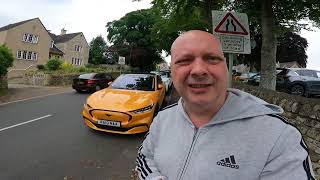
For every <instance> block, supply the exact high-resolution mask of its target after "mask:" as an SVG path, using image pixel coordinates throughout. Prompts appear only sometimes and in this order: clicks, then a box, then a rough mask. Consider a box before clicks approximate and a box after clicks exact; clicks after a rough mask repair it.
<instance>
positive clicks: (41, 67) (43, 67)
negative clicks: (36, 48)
mask: <svg viewBox="0 0 320 180" xmlns="http://www.w3.org/2000/svg"><path fill="white" fill-rule="evenodd" d="M37 68H38V69H39V70H45V69H46V67H45V66H44V65H43V64H38V65H37Z"/></svg>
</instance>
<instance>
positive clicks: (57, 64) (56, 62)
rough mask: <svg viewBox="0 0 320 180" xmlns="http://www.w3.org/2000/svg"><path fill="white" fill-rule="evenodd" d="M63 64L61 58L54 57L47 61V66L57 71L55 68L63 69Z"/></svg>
mask: <svg viewBox="0 0 320 180" xmlns="http://www.w3.org/2000/svg"><path fill="white" fill-rule="evenodd" d="M61 65H62V61H61V60H60V59H58V58H53V59H50V60H49V61H48V62H47V64H46V67H47V68H48V69H49V70H50V71H55V70H58V69H61Z"/></svg>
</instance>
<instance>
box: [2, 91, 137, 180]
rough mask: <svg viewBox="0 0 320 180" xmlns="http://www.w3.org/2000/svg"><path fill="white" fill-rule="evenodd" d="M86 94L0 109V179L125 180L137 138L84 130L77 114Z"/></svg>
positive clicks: (133, 155) (39, 99)
mask: <svg viewBox="0 0 320 180" xmlns="http://www.w3.org/2000/svg"><path fill="white" fill-rule="evenodd" d="M87 96H88V94H78V93H74V92H67V93H62V94H58V95H52V96H47V97H43V98H36V99H31V100H27V101H22V102H17V103H11V104H6V105H2V106H0V143H1V146H0V162H1V163H0V179H1V180H20V179H21V180H38V179H39V180H51V179H52V180H60V179H61V180H71V179H72V180H78V179H83V180H87V179H88V180H95V179H97V180H98V179H99V180H100V179H101V180H102V179H103V180H118V179H119V180H120V179H130V175H131V169H132V168H133V167H134V163H135V157H136V152H137V147H138V146H139V145H140V143H141V142H142V140H143V134H142V135H133V136H132V135H131V136H124V135H114V134H107V133H100V132H96V131H92V130H89V129H88V128H87V127H86V126H85V125H84V124H83V120H82V115H81V110H82V105H83V103H84V102H85V100H86V98H87Z"/></svg>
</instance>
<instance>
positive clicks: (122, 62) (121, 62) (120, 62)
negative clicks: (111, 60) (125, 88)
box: [118, 56, 126, 65]
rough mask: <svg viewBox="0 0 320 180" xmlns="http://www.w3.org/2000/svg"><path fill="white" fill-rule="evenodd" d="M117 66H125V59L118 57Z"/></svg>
mask: <svg viewBox="0 0 320 180" xmlns="http://www.w3.org/2000/svg"><path fill="white" fill-rule="evenodd" d="M118 64H122V65H125V64H126V58H125V57H123V56H119V61H118Z"/></svg>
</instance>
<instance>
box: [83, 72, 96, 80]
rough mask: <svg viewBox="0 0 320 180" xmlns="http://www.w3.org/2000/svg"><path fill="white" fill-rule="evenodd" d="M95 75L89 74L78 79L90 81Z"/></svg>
mask: <svg viewBox="0 0 320 180" xmlns="http://www.w3.org/2000/svg"><path fill="white" fill-rule="evenodd" d="M95 75H96V73H89V74H81V75H80V76H79V78H80V79H92V78H93V77H94V76H95Z"/></svg>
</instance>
